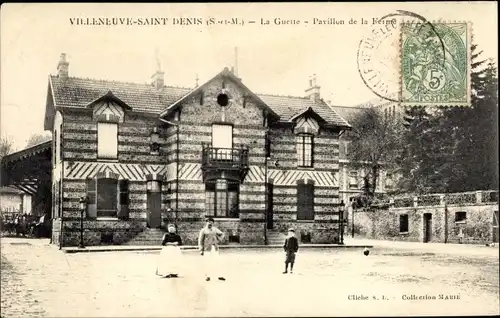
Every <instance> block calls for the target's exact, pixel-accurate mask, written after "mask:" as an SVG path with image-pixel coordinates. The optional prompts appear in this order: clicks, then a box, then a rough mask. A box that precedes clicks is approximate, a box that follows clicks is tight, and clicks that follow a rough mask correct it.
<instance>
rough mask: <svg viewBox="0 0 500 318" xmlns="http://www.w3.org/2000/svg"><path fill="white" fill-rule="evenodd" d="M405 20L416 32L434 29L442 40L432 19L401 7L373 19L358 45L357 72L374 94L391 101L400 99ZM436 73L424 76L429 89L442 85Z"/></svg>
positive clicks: (435, 88) (432, 30)
mask: <svg viewBox="0 0 500 318" xmlns="http://www.w3.org/2000/svg"><path fill="white" fill-rule="evenodd" d="M403 21H404V24H405V25H408V24H411V25H412V26H414V28H415V30H418V31H417V32H431V33H432V32H434V34H435V35H436V37H438V42H440V43H441V44H442V40H441V39H440V38H439V35H438V34H437V33H436V31H435V28H434V26H433V25H432V23H431V22H429V21H427V20H426V19H425V18H424V17H422V16H420V15H418V14H416V13H413V12H410V11H403V10H398V11H396V12H395V13H390V14H387V15H385V16H383V17H381V18H373V19H372V20H371V21H370V22H371V26H370V31H369V32H368V34H367V35H366V36H365V37H364V38H363V39H361V41H360V43H359V47H358V53H357V63H358V72H359V75H360V77H361V79H362V81H363V83H364V84H365V85H366V86H367V87H368V88H369V89H370V90H371V91H372V92H373V93H374V94H375V95H377V96H378V97H380V98H382V99H385V100H388V101H392V102H400V101H401V72H402V68H403V67H404V65H402V64H401V59H400V55H401V49H402V48H401V30H402V26H403ZM443 47H444V46H443ZM426 76H427V75H426ZM436 76H439V74H438V73H433V74H431V77H432V79H427V80H425V82H426V85H427V86H429V88H430V89H434V90H438V89H439V88H438V87H439V85H442V83H438V82H437V81H436V80H435V78H436ZM436 85H437V86H436Z"/></svg>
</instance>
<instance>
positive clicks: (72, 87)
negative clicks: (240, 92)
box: [50, 75, 349, 126]
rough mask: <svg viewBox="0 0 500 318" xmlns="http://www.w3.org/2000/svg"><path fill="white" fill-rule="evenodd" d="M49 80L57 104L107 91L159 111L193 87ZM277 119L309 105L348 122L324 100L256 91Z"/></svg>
mask: <svg viewBox="0 0 500 318" xmlns="http://www.w3.org/2000/svg"><path fill="white" fill-rule="evenodd" d="M50 80H51V83H52V89H53V94H54V101H55V104H56V105H57V106H63V107H64V106H66V107H68V106H69V107H85V106H87V105H88V104H89V103H90V102H92V101H94V100H96V99H98V98H99V97H102V96H103V95H105V94H107V93H108V91H112V93H113V94H114V95H115V96H116V97H118V98H119V99H121V100H122V101H123V102H125V103H126V104H127V105H129V106H130V107H132V109H134V110H136V111H144V112H149V113H155V114H160V113H161V112H162V111H164V110H165V109H166V108H167V107H168V106H170V105H171V104H173V103H174V102H176V101H177V100H179V99H180V98H182V97H183V96H184V95H186V94H188V93H189V92H191V91H192V89H191V88H185V87H173V86H166V87H164V89H162V90H157V89H156V88H155V87H153V86H152V85H148V84H139V83H128V82H116V81H106V80H96V79H88V78H77V77H69V78H67V79H66V80H61V79H60V78H59V77H57V76H54V75H51V76H50ZM256 95H257V96H258V97H259V98H260V99H262V101H264V103H266V104H267V105H268V106H269V107H270V108H271V109H272V110H273V111H274V112H276V113H277V114H278V115H279V116H280V119H281V120H283V121H289V120H290V118H292V117H293V116H294V115H297V113H299V112H302V111H305V110H307V109H308V108H312V109H313V110H314V111H315V112H316V113H317V114H318V115H320V116H321V117H322V118H324V119H325V120H326V121H327V122H329V123H330V124H334V125H339V126H349V124H348V123H347V122H346V121H345V120H344V119H343V118H342V117H341V116H340V115H339V114H338V113H337V112H336V110H334V109H336V107H330V106H329V105H327V104H326V103H325V102H324V101H323V100H320V101H318V102H313V101H311V100H310V99H308V98H306V97H295V96H279V95H265V94H256Z"/></svg>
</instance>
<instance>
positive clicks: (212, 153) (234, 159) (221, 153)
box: [201, 145, 248, 169]
mask: <svg viewBox="0 0 500 318" xmlns="http://www.w3.org/2000/svg"><path fill="white" fill-rule="evenodd" d="M201 164H202V167H203V168H205V169H207V168H217V169H246V168H248V148H243V147H242V148H216V147H211V146H205V145H204V146H203V153H202V159H201Z"/></svg>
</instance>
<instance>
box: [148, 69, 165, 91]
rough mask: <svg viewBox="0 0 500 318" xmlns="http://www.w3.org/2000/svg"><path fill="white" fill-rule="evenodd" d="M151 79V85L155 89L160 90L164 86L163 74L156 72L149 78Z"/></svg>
mask: <svg viewBox="0 0 500 318" xmlns="http://www.w3.org/2000/svg"><path fill="white" fill-rule="evenodd" d="M151 78H152V79H153V82H152V85H153V86H154V87H155V88H156V89H162V88H163V87H164V86H165V72H162V71H161V70H157V71H156V72H155V73H154V74H153V76H151Z"/></svg>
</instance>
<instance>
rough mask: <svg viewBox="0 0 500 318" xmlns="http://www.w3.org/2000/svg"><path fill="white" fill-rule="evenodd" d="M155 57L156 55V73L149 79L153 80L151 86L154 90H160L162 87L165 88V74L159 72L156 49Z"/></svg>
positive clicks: (159, 66) (158, 58) (156, 50)
mask: <svg viewBox="0 0 500 318" xmlns="http://www.w3.org/2000/svg"><path fill="white" fill-rule="evenodd" d="M155 55H156V72H155V73H154V74H153V76H151V78H152V79H153V83H152V85H153V86H154V87H155V88H156V89H162V88H163V86H165V72H163V71H162V70H161V63H160V57H159V53H158V48H156V49H155Z"/></svg>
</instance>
